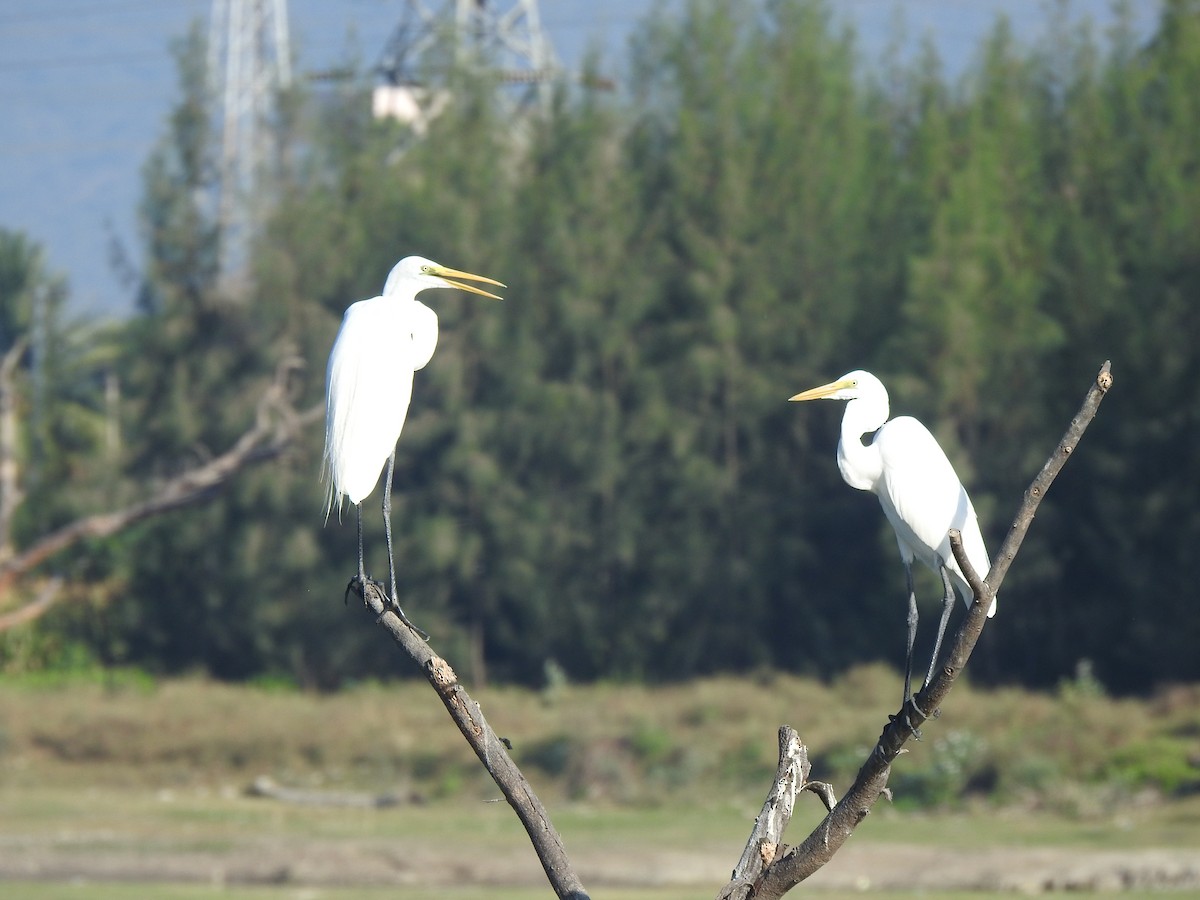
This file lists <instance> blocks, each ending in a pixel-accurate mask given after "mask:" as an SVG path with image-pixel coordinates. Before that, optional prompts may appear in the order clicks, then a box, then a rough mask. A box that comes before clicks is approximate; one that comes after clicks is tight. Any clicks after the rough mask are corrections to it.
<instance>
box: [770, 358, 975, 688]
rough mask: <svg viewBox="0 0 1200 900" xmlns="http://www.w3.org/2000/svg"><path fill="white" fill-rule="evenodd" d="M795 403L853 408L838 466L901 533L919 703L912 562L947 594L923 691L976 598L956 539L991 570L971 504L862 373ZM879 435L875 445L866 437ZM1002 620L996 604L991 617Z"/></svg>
mask: <svg viewBox="0 0 1200 900" xmlns="http://www.w3.org/2000/svg"><path fill="white" fill-rule="evenodd" d="M790 399H791V400H819V399H824V400H846V401H848V402H847V403H846V412H845V414H844V415H843V416H842V436H841V440H839V441H838V449H837V463H838V470H839V471H840V472H841V473H842V479H843V480H844V481H845V482H846V484H848V485H850V487H852V488H856V489H857V490H860V491H872V492H873V493H874V494H875V495H876V496H877V497H879V503H880V505H881V506H882V507H883V513H884V515H885V516H887V520H888V522H889V523H890V524H891V526H892V529H893V530H894V531H895V532H896V543H897V545H898V546H899V548H900V559H901V560H902V561H903V562H904V573H905V576H906V578H907V581H908V644H907V647H908V649H907V653H906V655H905V661H904V704H905V705H907V704H908V703H909V702H910V701H911V700H912V658H913V643H914V641H915V640H916V635H917V597H916V592H915V591H914V590H913V576H912V562H913V559H914V558H916V559H919V560H920V561H921V562H922V563H924V564H925V565H926V566H928V567H929V568H930V569H932V570H933V571H934V572H936V573H938V574H939V575H940V576H941V579H942V586H943V588H944V590H945V593H944V596H943V599H942V618H941V621H940V622H939V623H938V633H937V639H936V640H935V641H934V647H933V658H932V659H931V660H930V661H929V672H928V674H927V675H926V676H925V681H924V683H923V684H922V685H921V689H922V690H923V689H924V688H925V686H926V685H928V684H929V682H930V680H931V679H932V678H933V672H934V669H935V668H936V666H937V660H938V654H939V653H940V651H941V647H942V638H943V637H944V636H945V633H946V624H947V622H949V620H950V612H951V610H952V609H953V606H954V594H955V591H956V590H957V592H958V593H959V594H960V595H961V596H962V598H963V601H964V602H965V603H966V604H967V607H968V608H970V606H971V602H972V600H973V593H972V591H971V588H970V586H969V585H968V584H967V581H966V579H965V578H964V577H963V574H962V570H961V569H960V568H959V565H958V562H957V561H956V560H955V559H954V554H953V553H952V552H951V550H950V537H949V532H950V530H951V529H954V528H956V529H958V530H959V531H960V532H961V533H962V542H963V549H965V550H966V552H967V559H969V560H970V561H971V566H972V567H973V568H974V569H975V571H976V572H978V573H979V577H980V578H985V577H986V576H987V573H988V570H989V569H990V568H991V562H990V560H989V559H988V553H987V548H986V547H984V545H983V535H982V534H980V532H979V521H978V520H977V519H976V516H975V508H974V507H973V506H972V505H971V498H970V497H968V496H967V492H966V489H965V488H963V486H962V482H961V481H959V480H958V475H956V474H955V472H954V467H953V466H952V465H950V460H949V459H947V458H946V454H945V452H943V450H942V448H941V446H940V445H939V444H938V442H937V440H936V439H935V438H934V436H933V435H932V434H930V433H929V429H928V428H926V427H925V426H924V425H922V424H921V423H920V422H918V421H917V420H916V419H914V418H912V417H911V416H897V417H896V418H894V419H892V420H891V421H888V393H887V388H885V387H884V386H883V382H881V381H880V380H879V379H878V378H876V377H875V376H874V375H872V374H871V373H870V372H864V371H862V370H858V371H855V372H850V373H848V374H846V375H843V376H842V377H841V378H839V379H838V380H837V381H833V382H830V383H829V384H826V385H822V386H821V387H816V388H813V389H811V390H808V391H804V392H802V393H799V394H796V395H795V396H794V397H791V398H790ZM871 432H875V437H874V438H873V439H872V440H871V441H870V443H867V444H864V443H863V437H864V436H865V435H868V434H870V433H871ZM995 614H996V602H995V600H993V601H992V605H991V608H990V609H989V610H988V616H989V617H990V616H994V615H995Z"/></svg>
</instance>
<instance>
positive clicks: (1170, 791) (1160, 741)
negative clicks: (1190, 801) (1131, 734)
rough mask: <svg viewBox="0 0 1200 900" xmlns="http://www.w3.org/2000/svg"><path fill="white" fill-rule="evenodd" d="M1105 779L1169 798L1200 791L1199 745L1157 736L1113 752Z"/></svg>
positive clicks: (1174, 738)
mask: <svg viewBox="0 0 1200 900" xmlns="http://www.w3.org/2000/svg"><path fill="white" fill-rule="evenodd" d="M1105 776H1106V777H1107V778H1109V779H1112V780H1114V781H1117V782H1121V783H1125V784H1128V785H1130V786H1133V787H1153V788H1157V789H1158V790H1160V791H1162V793H1163V794H1166V795H1168V796H1170V795H1177V796H1178V795H1182V794H1186V793H1195V792H1197V791H1200V746H1198V745H1197V742H1196V741H1195V740H1183V739H1180V738H1177V737H1172V736H1168V735H1156V736H1154V737H1151V738H1148V739H1146V740H1144V741H1139V742H1138V743H1135V744H1130V745H1127V746H1125V747H1122V748H1121V749H1120V750H1118V751H1117V752H1116V753H1114V754H1113V757H1112V759H1111V761H1110V763H1109V766H1108V769H1107V771H1106V772H1105Z"/></svg>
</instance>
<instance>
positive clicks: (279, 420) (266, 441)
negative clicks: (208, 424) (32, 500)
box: [0, 360, 325, 631]
mask: <svg viewBox="0 0 1200 900" xmlns="http://www.w3.org/2000/svg"><path fill="white" fill-rule="evenodd" d="M297 365H298V363H297V362H296V361H295V360H286V361H285V362H284V363H282V364H281V365H280V367H279V369H278V371H277V372H276V374H275V378H274V380H273V381H272V383H271V384H270V385H268V386H267V388H266V390H264V391H263V394H262V397H261V398H260V399H259V403H258V409H257V411H256V415H255V421H254V424H253V425H252V426H251V427H250V429H249V430H247V431H246V432H245V433H244V434H243V435H242V436H241V437H240V438H238V439H237V441H236V442H235V443H234V445H233V446H232V447H230V448H229V449H228V450H226V451H225V452H224V453H222V454H221V455H220V456H217V457H215V458H213V459H211V460H209V461H208V462H206V463H204V464H203V465H200V466H196V467H195V468H193V469H189V470H187V471H186V472H183V473H182V474H180V475H177V476H175V477H174V478H171V479H170V480H168V481H166V482H164V483H163V484H161V485H160V486H159V487H158V488H157V490H155V491H154V493H153V495H151V496H150V497H148V498H147V499H145V500H142V501H140V502H138V503H134V504H132V505H130V506H127V507H125V508H124V509H118V510H115V511H113V512H106V513H97V514H95V515H91V516H84V517H83V518H80V519H76V520H75V521H74V522H71V523H69V524H67V525H64V526H63V527H62V528H59V529H58V530H57V531H53V532H51V533H50V534H48V535H46V536H44V537H42V538H40V539H39V540H37V541H36V542H34V544H33V545H32V546H30V547H28V548H26V549H25V550H24V551H22V552H21V553H19V554H17V555H15V556H13V557H11V558H9V559H7V560H5V561H4V562H2V563H0V594H2V593H3V592H4V591H6V590H8V589H9V588H11V587H12V585H13V583H14V582H15V581H16V580H17V579H18V578H20V577H22V576H23V575H25V574H27V573H28V572H30V571H32V570H33V569H34V568H36V567H37V566H39V565H41V564H42V563H43V562H45V561H46V560H47V559H49V558H50V557H52V556H54V555H55V554H56V553H59V552H61V551H62V550H65V549H66V548H67V547H70V546H72V545H74V544H76V543H78V542H79V541H81V540H84V539H86V538H98V537H107V536H109V535H111V534H116V533H117V532H118V531H121V530H123V529H125V528H128V527H129V526H130V525H133V524H135V523H137V522H141V521H143V520H145V519H149V518H152V517H154V516H159V515H162V514H163V513H166V512H169V511H171V510H174V509H179V508H180V507H183V506H188V505H190V504H193V503H198V502H200V501H202V500H205V499H207V498H208V497H210V496H212V495H213V493H214V492H215V491H217V490H218V489H219V488H221V487H223V486H224V485H226V484H227V483H229V481H231V480H232V479H233V478H234V476H236V475H237V474H238V473H240V472H241V471H242V470H244V469H246V468H247V467H249V466H251V465H254V464H255V463H260V462H264V461H266V460H269V459H274V458H275V457H277V456H279V455H280V454H281V453H282V452H283V451H284V450H286V449H287V448H288V446H290V445H291V443H292V442H293V441H294V440H295V438H296V436H297V435H298V434H299V433H300V431H301V429H303V428H304V427H305V426H307V425H310V424H311V423H313V422H316V421H318V420H319V419H320V418H321V416H322V415H323V414H324V408H325V407H324V404H323V403H319V404H316V405H314V406H312V407H310V408H308V409H306V410H304V411H303V412H297V411H296V410H295V409H294V408H293V407H292V406H291V404H290V403H289V401H288V397H287V379H288V375H289V373H290V372H291V371H292V370H294V369H295V368H296V366H297ZM48 608H49V605H48V604H46V605H43V606H42V607H40V608H39V607H37V606H36V603H35V604H31V605H30V606H27V607H23V608H21V609H18V610H16V611H14V612H12V613H9V614H8V615H7V616H5V617H4V619H2V620H0V631H4V630H5V629H6V628H10V627H12V625H13V624H17V622H27V621H30V620H31V619H34V618H37V616H39V615H41V614H42V613H44V612H45V611H46V609H48Z"/></svg>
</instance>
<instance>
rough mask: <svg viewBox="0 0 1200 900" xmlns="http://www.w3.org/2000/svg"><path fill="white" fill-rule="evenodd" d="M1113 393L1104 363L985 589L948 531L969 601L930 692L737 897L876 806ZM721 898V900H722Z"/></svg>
mask: <svg viewBox="0 0 1200 900" xmlns="http://www.w3.org/2000/svg"><path fill="white" fill-rule="evenodd" d="M1111 386H1112V374H1111V372H1110V366H1109V363H1108V362H1105V363H1104V365H1103V366H1102V367H1101V368H1100V372H1099V374H1098V375H1097V376H1096V380H1095V382H1094V383H1093V384H1092V386H1091V388H1090V389H1089V390H1088V393H1087V396H1086V397H1085V398H1084V401H1083V405H1082V406H1081V407H1080V410H1079V412H1078V413H1077V414H1076V415H1075V418H1074V419H1072V420H1071V424H1070V425H1069V426H1068V427H1067V430H1066V433H1065V434H1064V435H1063V438H1062V440H1061V441H1059V444H1058V447H1056V448H1055V450H1054V452H1053V453H1052V454H1051V455H1050V458H1049V459H1048V460H1047V461H1046V464H1045V465H1044V466H1043V467H1042V470H1041V471H1040V472H1039V473H1038V475H1037V477H1036V478H1034V480H1033V482H1032V484H1030V486H1029V488H1028V489H1027V490H1026V491H1025V496H1024V498H1023V500H1022V502H1021V505H1020V507H1019V508H1018V510H1017V514H1016V517H1015V518H1014V520H1013V524H1012V526H1011V527H1010V528H1009V531H1008V536H1007V537H1006V538H1005V541H1004V543H1003V545H1001V547H1000V552H999V553H998V554H997V557H996V562H995V563H994V564H993V565H992V569H991V571H990V572H989V573H988V577H987V581H986V582H985V581H983V580H981V578H980V576H979V574H978V573H977V572H975V571H974V570H973V569H972V568H971V565H970V562H969V561H968V560H967V559H966V554H965V553H964V552H963V548H962V538H961V536H960V535H959V534H958V533H957V532H951V534H950V544H951V547H952V548H953V550H954V558H955V559H956V560H957V561H958V563H959V565H960V566H962V567H963V573H964V575H965V576H966V577H967V581H968V583H969V584H970V586H971V590H972V592H973V593H974V595H975V600H974V603H973V604H972V605H971V609H970V611H969V612H968V613H967V617H966V619H965V620H964V622H963V624H962V625H961V626H960V627H959V629H958V632H957V633H956V634H955V636H954V641H953V643H952V645H951V647H950V649H949V652H948V653H947V656H946V661H945V664H944V665H943V666H942V668H941V669H940V670H939V671H938V673H937V674H936V675H935V676H934V678H933V680H932V681H931V682H930V683H929V685H928V686H927V687H926V688H925V689H924V690H923V691H921V693H919V694H918V695H917V696H916V698H915V701H914V703H913V704H912V706H910V708H908V709H901V710H900V711H899V712H898V713H897V714H896V715H894V716H892V717H891V721H890V722H889V723H888V724H887V725H886V726H885V727H884V729H883V733H882V734H881V735H880V736H879V741H878V743H876V745H875V748H874V749H873V750H872V751H871V753H870V755H869V756H868V757H867V760H866V762H865V763H864V764H863V766H862V768H861V769H860V770H859V772H858V776H857V778H856V779H855V781H854V784H853V785H852V786H851V788H850V790H849V791H848V792H847V794H846V795H845V796H844V797H843V798H842V800H841V802H840V803H838V804H836V805H835V806H834V808H833V809H832V810H830V812H829V815H827V816H826V817H825V819H824V820H823V821H822V822H821V824H819V825H818V826H817V827H816V828H815V829H814V830H813V832H812V833H811V834H810V835H809V836H808V837H807V838H805V840H804V841H803V843H801V844H800V845H799V846H798V847H795V848H794V849H792V850H790V851H788V852H787V853H786V854H783V855H782V856H780V857H779V858H778V859H777V860H775V861H774V862H773V863H770V864H768V865H767V867H766V869H765V871H764V872H763V874H762V876H761V877H760V878H759V880H758V881H757V883H756V884H755V885H754V886H753V888H752V890H751V891H750V892H749V893H748V894H743V895H741V896H751V897H754V898H756V900H765V898H777V897H781V896H783V895H784V894H785V893H787V892H788V891H789V890H791V889H792V888H793V887H795V886H796V885H797V884H799V883H800V882H801V881H803V880H804V879H806V878H808V877H809V876H810V875H812V874H813V873H814V872H816V871H817V870H819V869H820V868H821V867H822V866H824V865H825V863H827V862H829V860H830V859H832V858H833V856H834V854H835V853H837V851H838V850H839V849H841V846H842V844H843V843H845V841H846V838H848V837H849V836H850V835H851V834H852V833H853V831H854V829H855V828H856V827H857V826H858V824H859V823H860V822H861V821H862V820H863V819H865V818H866V817H867V815H868V814H869V813H870V811H871V807H872V806H874V804H875V801H876V800H878V799H879V796H880V794H882V793H883V792H884V791H885V790H886V788H887V779H888V775H889V774H890V771H891V764H892V761H893V760H894V759H895V758H896V757H897V756H898V755H899V754H900V752H901V751H902V749H903V747H904V744H905V743H907V742H908V740H909V738H911V737H912V736H913V734H914V732H915V730H916V729H917V728H919V727H920V726H921V725H922V724H923V723H924V722H925V721H927V719H928V718H929V717H930V716H932V715H934V714H936V712H937V711H938V710H939V709H940V707H941V704H942V702H943V700H944V699H945V698H946V695H947V694H949V693H950V689H951V688H952V687H953V686H954V682H955V680H956V679H957V678H958V676H959V674H961V672H962V670H963V668H964V667H965V666H966V663H967V660H968V659H970V656H971V652H972V651H973V650H974V649H975V644H976V642H977V641H978V640H979V635H980V633H981V632H982V631H983V626H984V623H985V622H986V621H987V610H988V609H989V607H990V606H991V604H992V599H993V598H994V597H995V595H996V592H997V591H998V590H999V589H1000V584H1001V582H1002V581H1003V580H1004V576H1005V575H1006V574H1007V572H1008V569H1009V566H1011V565H1012V561H1013V559H1014V558H1015V557H1016V554H1017V550H1018V549H1019V548H1020V545H1021V542H1022V541H1023V540H1024V538H1025V535H1026V533H1027V532H1028V530H1029V526H1030V524H1031V523H1032V522H1033V518H1034V515H1035V514H1036V513H1037V508H1038V506H1039V504H1040V503H1041V502H1042V500H1043V499H1044V498H1045V496H1046V491H1047V490H1048V489H1049V488H1050V484H1051V483H1052V482H1053V481H1054V478H1055V477H1056V476H1057V475H1058V473H1059V472H1060V471H1061V470H1062V467H1063V464H1064V463H1065V462H1066V460H1067V457H1068V456H1070V454H1071V453H1072V452H1073V451H1074V449H1075V447H1076V446H1077V445H1078V443H1079V440H1080V438H1081V437H1082V436H1083V432H1084V431H1085V430H1086V429H1087V427H1088V425H1089V424H1090V423H1091V421H1092V419H1093V418H1094V417H1095V415H1096V411H1097V409H1098V408H1099V406H1100V401H1102V400H1103V399H1104V396H1105V394H1106V393H1107V392H1108V389H1109V388H1110V387H1111ZM777 789H778V784H776V785H773V786H772V788H771V792H772V793H774V792H775V791H776V790H777ZM754 842H755V837H754V835H751V844H753V843H754ZM749 846H750V845H748V847H749ZM731 884H732V883H731ZM726 890H728V888H726ZM719 896H724V894H722V895H719Z"/></svg>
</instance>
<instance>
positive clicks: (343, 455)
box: [325, 256, 504, 622]
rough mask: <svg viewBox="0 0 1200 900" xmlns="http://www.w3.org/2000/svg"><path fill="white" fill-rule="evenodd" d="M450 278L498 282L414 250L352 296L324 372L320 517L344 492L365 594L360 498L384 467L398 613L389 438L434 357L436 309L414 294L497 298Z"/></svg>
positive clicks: (392, 456)
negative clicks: (362, 294)
mask: <svg viewBox="0 0 1200 900" xmlns="http://www.w3.org/2000/svg"><path fill="white" fill-rule="evenodd" d="M451 279H467V280H470V281H482V282H485V283H487V284H494V285H496V286H498V287H504V285H503V284H501V283H500V282H499V281H494V280H492V279H491V278H484V277H483V276H482V275H472V274H471V273H470V272H460V271H458V270H457V269H450V268H447V267H445V266H443V265H440V264H438V263H435V262H433V261H432V260H429V259H424V258H423V257H420V256H406V257H405V258H404V259H402V260H400V262H398V263H396V265H395V266H393V267H392V271H391V273H390V274H389V275H388V278H387V281H386V282H385V283H384V286H383V293H382V294H381V295H380V296H378V297H371V298H370V299H369V300H359V301H358V302H357V303H352V304H351V305H350V307H349V308H348V309H347V310H346V314H345V315H344V316H343V318H342V327H341V329H340V330H339V331H338V336H337V339H336V340H335V341H334V343H333V349H332V350H331V351H330V353H329V365H328V367H327V368H326V370H325V466H326V472H327V474H328V477H329V495H328V503H327V506H326V515H328V513H329V510H330V509H332V507H333V506H334V505H335V504H336V505H337V506H338V507H339V508H340V506H341V501H342V498H343V497H346V498H349V500H350V502H351V503H353V504H354V506H355V509H356V510H357V513H358V575H357V578H358V580H359V583H360V586H361V587H362V591H363V597H364V599H365V598H366V584H367V582H368V579H367V576H366V569H365V564H364V560H363V542H362V501H363V500H364V499H366V497H367V496H368V495H369V494H370V493H371V491H373V490H374V489H375V485H376V484H378V483H379V473H380V472H381V471H383V467H384V465H385V464H386V465H387V466H388V477H387V478H386V479H385V480H384V489H383V518H384V530H385V534H386V535H387V542H388V569H389V574H390V575H391V598H390V599H391V602H392V604H393V605H394V606H395V607H396V609H397V611H399V603H398V602H397V601H396V573H395V564H394V561H393V559H392V532H391V472H392V465H393V464H394V462H395V458H396V441H397V440H398V439H399V438H400V432H401V431H403V430H404V422H405V419H407V418H408V406H409V402H410V401H411V400H412V387H413V373H415V372H416V371H417V370H418V369H421V368H424V367H425V365H426V363H428V362H429V360H430V359H431V358H432V357H433V351H434V350H435V349H436V348H437V339H438V320H437V315H436V314H435V313H434V311H433V310H432V309H430V308H429V307H428V306H426V305H425V304H424V303H421V302H419V301H418V300H417V294H418V293H420V292H421V291H424V290H428V289H430V288H457V289H458V290H461V291H470V292H471V293H475V294H481V295H483V296H484V297H491V298H492V299H494V300H499V299H500V298H499V297H497V296H496V295H495V294H492V293H489V292H488V291H485V290H483V289H482V288H478V287H475V286H474V285H470V284H463V283H462V282H461V281H455V280H451ZM353 584H354V582H353V581H351V585H353ZM401 619H404V617H403V614H402V613H401ZM404 621H406V622H407V620H404Z"/></svg>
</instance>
